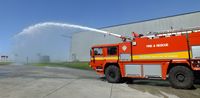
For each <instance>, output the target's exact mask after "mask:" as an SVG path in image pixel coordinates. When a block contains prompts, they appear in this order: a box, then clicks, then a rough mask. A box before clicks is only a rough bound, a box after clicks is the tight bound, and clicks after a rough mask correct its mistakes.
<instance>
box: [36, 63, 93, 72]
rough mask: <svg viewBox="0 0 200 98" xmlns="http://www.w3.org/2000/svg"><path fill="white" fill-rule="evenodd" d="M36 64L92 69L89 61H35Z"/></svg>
mask: <svg viewBox="0 0 200 98" xmlns="http://www.w3.org/2000/svg"><path fill="white" fill-rule="evenodd" d="M32 65H34V66H52V67H70V68H76V69H84V70H91V68H90V67H89V64H88V62H60V63H34V64H32Z"/></svg>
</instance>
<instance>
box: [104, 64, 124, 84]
mask: <svg viewBox="0 0 200 98" xmlns="http://www.w3.org/2000/svg"><path fill="white" fill-rule="evenodd" d="M105 75H106V80H107V81H108V82H110V83H119V82H121V74H120V70H119V68H118V67H117V66H114V65H110V66H108V67H107V68H106V70H105Z"/></svg>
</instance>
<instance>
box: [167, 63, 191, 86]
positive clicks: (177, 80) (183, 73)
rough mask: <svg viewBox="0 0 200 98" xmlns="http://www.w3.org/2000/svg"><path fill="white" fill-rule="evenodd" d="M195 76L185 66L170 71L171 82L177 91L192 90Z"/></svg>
mask: <svg viewBox="0 0 200 98" xmlns="http://www.w3.org/2000/svg"><path fill="white" fill-rule="evenodd" d="M193 81H194V74H193V72H192V70H190V69H189V68H187V67H185V66H175V67H173V68H172V69H171V70H170V71H169V82H170V83H171V85H172V87H174V88H177V89H190V88H192V87H193Z"/></svg>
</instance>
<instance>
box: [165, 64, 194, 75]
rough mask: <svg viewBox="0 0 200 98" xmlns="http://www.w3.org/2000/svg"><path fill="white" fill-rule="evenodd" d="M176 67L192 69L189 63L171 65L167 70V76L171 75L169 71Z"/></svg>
mask: <svg viewBox="0 0 200 98" xmlns="http://www.w3.org/2000/svg"><path fill="white" fill-rule="evenodd" d="M175 66H185V67H187V68H189V69H191V67H190V65H189V64H188V63H170V64H169V66H168V68H167V74H169V71H170V70H171V69H172V68H173V67H175ZM191 70H192V69H191Z"/></svg>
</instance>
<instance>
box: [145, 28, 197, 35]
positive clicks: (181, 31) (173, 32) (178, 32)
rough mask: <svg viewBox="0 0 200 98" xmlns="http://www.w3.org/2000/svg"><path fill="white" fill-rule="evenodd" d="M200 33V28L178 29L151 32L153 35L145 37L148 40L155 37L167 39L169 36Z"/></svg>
mask: <svg viewBox="0 0 200 98" xmlns="http://www.w3.org/2000/svg"><path fill="white" fill-rule="evenodd" d="M195 32H200V27H193V28H187V29H179V30H168V31H161V32H153V35H147V36H145V37H149V38H154V37H155V38H156V37H169V36H178V35H182V34H187V33H195Z"/></svg>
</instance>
